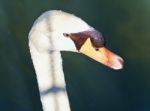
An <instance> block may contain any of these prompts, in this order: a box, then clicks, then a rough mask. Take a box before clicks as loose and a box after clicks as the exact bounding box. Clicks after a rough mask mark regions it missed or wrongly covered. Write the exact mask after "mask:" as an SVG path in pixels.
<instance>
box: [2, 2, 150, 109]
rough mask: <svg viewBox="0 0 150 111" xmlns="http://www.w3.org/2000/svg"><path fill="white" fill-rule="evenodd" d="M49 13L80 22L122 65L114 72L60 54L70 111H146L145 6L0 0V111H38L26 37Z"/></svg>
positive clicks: (148, 36)
mask: <svg viewBox="0 0 150 111" xmlns="http://www.w3.org/2000/svg"><path fill="white" fill-rule="evenodd" d="M52 9H59V10H63V11H66V12H69V13H73V14H75V15H77V16H79V17H81V18H82V19H84V20H85V21H86V22H87V23H88V24H90V25H91V26H93V27H95V28H96V29H97V30H99V31H100V32H102V34H103V36H104V37H105V39H106V42H107V43H106V46H107V47H108V48H109V49H111V50H112V51H114V52H116V53H117V54H119V55H120V56H122V57H123V58H124V60H125V67H124V69H123V70H119V71H114V70H112V69H109V68H107V67H105V66H103V65H101V64H99V63H97V62H93V60H91V59H90V58H88V57H85V56H84V55H81V54H75V53H69V52H62V57H63V59H64V60H63V65H64V72H65V78H66V82H67V90H68V94H69V98H70V104H71V108H72V111H150V0H82V1H81V0H0V111H42V109H41V104H40V101H39V94H38V88H37V82H36V75H35V72H34V68H33V65H32V61H31V58H30V53H29V48H28V32H29V31H30V29H31V26H32V24H33V22H34V20H35V19H36V18H37V17H38V16H40V15H41V14H42V13H43V12H44V11H47V10H52Z"/></svg>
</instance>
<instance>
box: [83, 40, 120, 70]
mask: <svg viewBox="0 0 150 111" xmlns="http://www.w3.org/2000/svg"><path fill="white" fill-rule="evenodd" d="M80 52H81V53H83V54H85V55H87V56H88V57H90V58H92V59H94V60H96V61H98V62H100V63H102V64H104V65H106V66H108V67H110V68H112V69H115V70H118V69H122V68H123V59H122V58H121V57H119V56H118V55H116V54H115V53H113V52H111V51H109V50H108V49H107V48H105V47H101V48H99V49H98V50H95V48H94V47H93V46H92V43H91V40H90V38H88V39H87V40H86V41H85V43H84V44H83V45H82V47H81V48H80Z"/></svg>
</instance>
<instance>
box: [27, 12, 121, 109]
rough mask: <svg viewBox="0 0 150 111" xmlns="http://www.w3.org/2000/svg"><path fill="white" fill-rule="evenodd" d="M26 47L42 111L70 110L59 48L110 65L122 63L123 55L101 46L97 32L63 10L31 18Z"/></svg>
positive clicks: (119, 66) (100, 35)
mask: <svg viewBox="0 0 150 111" xmlns="http://www.w3.org/2000/svg"><path fill="white" fill-rule="evenodd" d="M29 48H30V53H31V58H32V61H33V65H34V68H35V71H36V75H37V81H38V86H39V91H40V99H41V102H42V106H43V110H44V111H70V110H71V109H70V105H69V102H68V96H67V93H66V89H65V80H64V74H63V68H62V58H61V53H60V51H73V52H77V53H82V54H84V55H87V56H89V57H90V58H92V59H94V60H96V61H98V62H100V63H102V64H104V65H106V66H108V67H110V68H113V69H121V68H122V67H123V65H122V63H123V59H122V58H121V57H119V56H117V55H116V54H114V53H113V52H111V51H109V50H108V49H106V48H105V47H104V38H103V37H102V34H101V33H100V32H98V31H97V30H96V29H94V28H93V27H91V26H90V25H88V24H87V23H86V22H84V21H83V20H82V19H81V18H79V17H76V16H75V15H73V14H69V13H66V12H63V11H58V10H52V11H47V12H45V13H44V14H42V15H41V16H40V17H39V18H38V19H37V20H36V21H35V22H34V24H33V26H32V29H31V31H30V33H29Z"/></svg>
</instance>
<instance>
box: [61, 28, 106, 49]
mask: <svg viewBox="0 0 150 111" xmlns="http://www.w3.org/2000/svg"><path fill="white" fill-rule="evenodd" d="M63 35H64V36H66V37H70V38H71V39H72V40H73V41H74V43H75V45H76V47H77V49H78V50H80V48H81V47H82V45H83V44H84V43H85V41H86V40H87V39H88V38H90V39H91V42H92V45H93V47H94V48H95V50H98V48H100V47H103V46H104V44H105V42H104V38H103V36H102V34H101V33H100V32H98V31H96V30H91V31H83V32H78V33H70V34H68V33H63Z"/></svg>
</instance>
